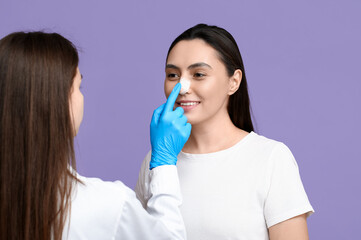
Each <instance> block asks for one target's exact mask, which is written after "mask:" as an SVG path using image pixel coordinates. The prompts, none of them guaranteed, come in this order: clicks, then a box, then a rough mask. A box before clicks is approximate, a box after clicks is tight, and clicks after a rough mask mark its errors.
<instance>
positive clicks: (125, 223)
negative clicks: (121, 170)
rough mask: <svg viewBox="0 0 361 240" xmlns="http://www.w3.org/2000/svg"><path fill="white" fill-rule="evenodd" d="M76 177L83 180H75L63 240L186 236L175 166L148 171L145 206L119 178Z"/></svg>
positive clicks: (157, 239) (157, 238)
mask: <svg viewBox="0 0 361 240" xmlns="http://www.w3.org/2000/svg"><path fill="white" fill-rule="evenodd" d="M77 177H78V179H80V180H81V181H82V183H76V184H74V188H73V189H74V191H73V194H72V201H71V211H70V216H68V218H67V221H66V223H65V227H64V231H63V239H64V240H65V239H69V240H80V239H82V240H91V239H94V240H107V239H109V240H110V239H111V240H116V239H141V240H143V239H154V240H160V239H164V240H165V239H167V240H173V239H186V232H185V229H184V223H183V219H182V216H181V213H180V210H179V206H180V205H181V202H182V201H181V194H180V188H179V181H178V174H177V168H176V166H160V167H156V168H154V169H153V170H152V171H149V175H148V176H147V178H149V179H151V182H149V186H148V189H149V192H148V193H147V196H148V197H149V198H150V201H148V205H147V206H146V209H147V210H145V209H144V208H143V206H142V204H141V203H140V202H139V200H138V199H137V198H136V196H135V193H134V191H132V190H131V189H130V188H128V187H127V186H125V185H124V184H123V183H122V182H120V181H116V182H105V181H102V180H100V179H98V178H86V177H83V176H80V175H77Z"/></svg>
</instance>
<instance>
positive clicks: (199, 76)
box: [194, 73, 206, 78]
mask: <svg viewBox="0 0 361 240" xmlns="http://www.w3.org/2000/svg"><path fill="white" fill-rule="evenodd" d="M204 76H206V75H205V74H203V73H195V74H194V77H195V78H202V77H204Z"/></svg>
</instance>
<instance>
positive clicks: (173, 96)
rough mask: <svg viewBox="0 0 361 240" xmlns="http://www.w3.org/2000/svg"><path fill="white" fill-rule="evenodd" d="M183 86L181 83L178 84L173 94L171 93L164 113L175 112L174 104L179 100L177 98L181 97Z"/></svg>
mask: <svg viewBox="0 0 361 240" xmlns="http://www.w3.org/2000/svg"><path fill="white" fill-rule="evenodd" d="M181 87H182V85H181V84H180V83H177V84H176V85H175V86H174V88H173V90H172V92H171V93H170V95H169V97H168V99H167V102H166V103H165V107H164V111H163V112H170V111H173V107H174V103H175V101H176V100H177V97H178V95H179V92H180V90H181Z"/></svg>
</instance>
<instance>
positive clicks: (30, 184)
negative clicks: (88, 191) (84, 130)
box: [0, 32, 78, 239]
mask: <svg viewBox="0 0 361 240" xmlns="http://www.w3.org/2000/svg"><path fill="white" fill-rule="evenodd" d="M77 66H78V53H77V51H76V49H75V48H74V46H73V45H72V43H71V42H70V41H68V40H67V39H65V38H64V37H62V36H60V35H59V34H56V33H43V32H30V33H24V32H18V33H13V34H10V35H8V36H6V37H4V38H3V39H1V40H0V196H1V206H0V219H1V222H0V224H1V225H0V228H1V232H0V239H50V238H51V237H52V238H53V239H60V238H61V233H62V229H63V225H64V219H65V217H66V214H67V213H66V212H67V209H68V202H69V200H70V199H69V196H70V192H71V181H70V180H68V179H71V178H72V177H71V176H70V174H69V173H70V172H69V170H68V169H69V168H68V165H69V164H72V165H74V164H75V162H74V161H75V158H74V150H73V136H74V135H73V128H72V123H71V117H70V111H69V94H70V91H71V87H72V83H73V78H74V76H75V74H76V68H77ZM69 177H70V178H69Z"/></svg>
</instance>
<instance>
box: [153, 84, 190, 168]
mask: <svg viewBox="0 0 361 240" xmlns="http://www.w3.org/2000/svg"><path fill="white" fill-rule="evenodd" d="M180 89H181V84H180V83H177V85H175V87H174V88H173V90H172V92H171V94H170V95H169V97H168V100H167V102H166V103H165V104H163V105H161V106H160V107H158V108H157V109H156V110H154V113H153V117H152V121H151V123H150V142H151V144H152V157H151V160H150V169H153V168H155V167H158V166H162V165H176V163H177V156H178V154H179V153H180V151H181V150H182V148H183V146H184V144H185V143H186V142H187V140H188V138H189V136H190V134H191V129H192V126H191V124H190V123H187V117H186V116H185V115H184V114H183V113H184V110H183V108H181V107H177V108H176V109H175V110H174V111H173V107H174V103H175V101H176V100H177V97H178V94H179V91H180Z"/></svg>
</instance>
